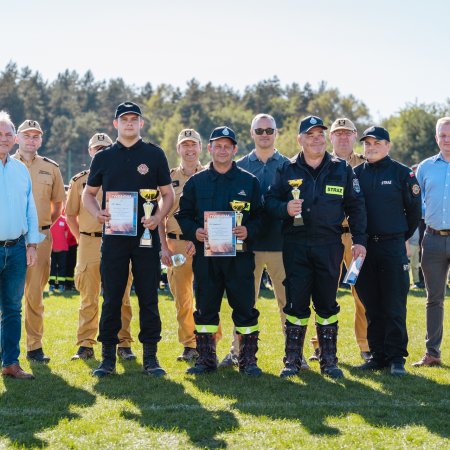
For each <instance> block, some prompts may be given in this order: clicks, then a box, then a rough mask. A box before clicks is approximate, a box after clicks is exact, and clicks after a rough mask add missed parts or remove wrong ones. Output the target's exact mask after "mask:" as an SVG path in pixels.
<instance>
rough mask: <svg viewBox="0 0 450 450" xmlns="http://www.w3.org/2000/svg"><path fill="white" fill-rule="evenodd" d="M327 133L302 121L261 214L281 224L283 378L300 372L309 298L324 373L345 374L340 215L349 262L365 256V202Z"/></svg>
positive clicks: (316, 121)
mask: <svg viewBox="0 0 450 450" xmlns="http://www.w3.org/2000/svg"><path fill="white" fill-rule="evenodd" d="M326 129H327V127H325V126H324V124H323V121H322V119H320V118H319V117H315V116H309V117H306V118H305V119H303V120H302V121H301V122H300V129H299V135H298V137H297V141H298V143H299V145H300V146H301V147H302V149H303V151H301V152H300V153H299V154H298V155H297V156H296V157H294V158H292V159H291V160H290V161H289V162H286V163H285V164H284V165H283V166H282V167H280V168H279V169H278V171H277V174H276V178H275V182H274V184H273V185H272V186H271V188H270V190H269V191H268V193H267V194H266V205H265V206H266V209H267V210H268V211H269V213H271V214H272V215H274V216H275V217H278V218H280V219H283V233H284V242H283V263H284V268H285V271H286V281H285V287H286V307H285V308H284V312H285V313H286V354H285V357H284V364H285V367H284V369H283V370H282V372H281V374H280V376H281V377H289V376H294V375H296V374H298V372H299V370H300V367H301V361H302V352H303V342H304V339H305V334H306V327H307V324H308V319H309V316H310V315H311V311H310V308H309V304H310V299H311V298H312V302H313V305H314V310H315V312H316V328H317V337H318V340H319V349H320V351H319V362H320V369H321V372H322V373H323V374H325V375H327V376H329V377H331V378H340V377H342V376H343V374H342V371H341V370H340V369H339V368H338V367H337V365H336V364H337V357H336V350H337V330H338V317H337V314H338V312H339V305H338V304H337V302H336V291H337V287H338V283H339V277H340V272H341V270H340V268H341V262H342V257H343V251H344V246H343V245H342V242H341V233H342V221H343V220H344V217H348V222H349V226H350V231H351V233H352V240H353V245H352V254H353V257H354V258H356V257H358V256H360V255H361V256H364V255H365V253H366V250H365V247H364V246H365V244H366V235H365V230H366V213H365V208H364V198H363V196H362V194H361V192H360V189H359V185H358V180H357V179H356V177H355V174H354V172H353V169H352V168H351V167H350V166H349V165H348V164H347V163H346V162H345V161H343V160H341V159H339V158H336V157H334V156H332V155H330V154H329V153H327V152H326V138H325V131H324V130H326ZM294 180H295V182H297V184H299V183H301V186H300V199H295V197H296V196H295V197H294V194H295V192H294V193H293V187H292V184H293V182H294ZM297 198H298V197H297ZM299 213H301V214H302V219H299V218H298V216H297V215H298V214H299ZM295 216H297V218H295Z"/></svg>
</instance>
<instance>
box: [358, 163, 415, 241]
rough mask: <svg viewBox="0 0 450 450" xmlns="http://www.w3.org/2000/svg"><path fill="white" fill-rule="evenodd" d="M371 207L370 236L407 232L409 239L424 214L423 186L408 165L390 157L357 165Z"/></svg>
mask: <svg viewBox="0 0 450 450" xmlns="http://www.w3.org/2000/svg"><path fill="white" fill-rule="evenodd" d="M355 173H356V175H357V177H358V179H359V182H360V185H361V189H362V191H363V192H364V197H365V199H366V209H367V232H368V234H369V235H370V236H373V235H377V236H383V235H390V234H401V233H404V234H405V240H408V239H409V238H410V237H411V236H412V235H413V233H414V231H415V230H416V228H417V226H418V225H419V220H420V218H421V216H422V207H421V198H420V187H419V183H418V182H417V179H416V177H415V175H414V173H413V172H412V171H411V169H409V168H408V167H407V166H404V165H403V164H401V163H399V162H398V161H394V160H393V159H391V158H390V157H389V156H386V157H384V158H383V159H381V160H380V161H377V162H375V163H369V162H365V163H364V164H361V165H359V166H358V167H356V168H355Z"/></svg>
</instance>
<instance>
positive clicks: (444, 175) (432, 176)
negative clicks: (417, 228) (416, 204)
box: [416, 153, 450, 230]
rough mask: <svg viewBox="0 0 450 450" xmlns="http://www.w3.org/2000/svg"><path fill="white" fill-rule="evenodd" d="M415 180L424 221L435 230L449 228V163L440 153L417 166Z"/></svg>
mask: <svg viewBox="0 0 450 450" xmlns="http://www.w3.org/2000/svg"><path fill="white" fill-rule="evenodd" d="M416 176H417V180H418V181H419V184H420V188H421V189H422V200H423V203H424V205H425V223H426V224H427V225H429V226H430V227H431V228H434V229H435V230H450V163H449V162H448V161H446V160H445V159H444V158H443V157H442V155H441V153H438V154H437V155H434V156H432V157H431V158H427V159H425V160H424V161H422V162H421V163H420V164H419V167H418V168H417V174H416Z"/></svg>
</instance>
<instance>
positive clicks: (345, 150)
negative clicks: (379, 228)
mask: <svg viewBox="0 0 450 450" xmlns="http://www.w3.org/2000/svg"><path fill="white" fill-rule="evenodd" d="M357 136H358V133H357V130H356V127H355V124H354V123H353V122H352V121H351V120H350V119H347V118H346V117H341V118H339V119H336V120H335V121H334V122H333V125H331V129H330V141H331V144H332V146H333V153H332V155H333V156H337V157H338V158H341V159H343V160H344V161H347V162H348V163H349V164H350V166H352V167H353V168H355V167H356V166H359V165H360V164H362V163H363V162H364V161H365V158H364V156H363V155H360V154H357V153H355V152H354V151H353V148H354V145H355V142H356V138H357ZM342 243H343V244H344V247H345V248H344V260H343V263H345V267H347V268H348V267H349V266H350V263H351V261H352V236H351V234H350V228H349V226H348V221H347V219H345V220H344V222H343V223H342ZM352 294H353V298H354V299H355V336H356V342H357V343H358V346H359V348H360V352H361V357H362V358H363V359H364V360H365V361H367V360H369V358H370V351H369V344H368V342H367V319H366V310H365V309H364V305H363V304H362V303H361V300H360V299H359V297H358V294H357V293H356V290H355V287H354V286H352ZM311 343H312V344H313V346H314V354H313V355H312V356H311V357H310V358H309V360H310V361H318V360H319V343H318V341H317V336H314V337H313V338H312V339H311Z"/></svg>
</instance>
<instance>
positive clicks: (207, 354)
mask: <svg viewBox="0 0 450 450" xmlns="http://www.w3.org/2000/svg"><path fill="white" fill-rule="evenodd" d="M195 340H196V342H197V351H198V354H199V356H198V359H197V361H196V362H195V366H194V367H189V369H188V370H186V373H189V374H192V375H201V374H204V373H208V372H214V371H215V370H217V356H216V336H215V334H213V333H197V334H196V335H195Z"/></svg>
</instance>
